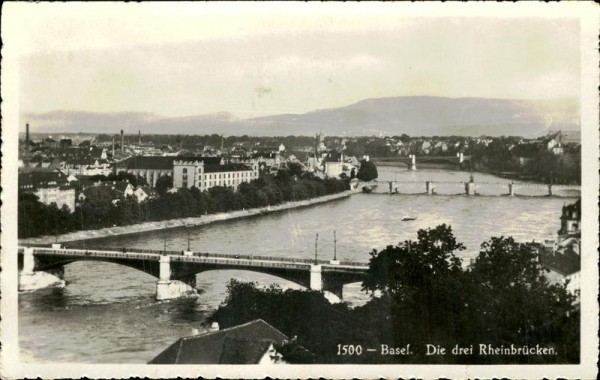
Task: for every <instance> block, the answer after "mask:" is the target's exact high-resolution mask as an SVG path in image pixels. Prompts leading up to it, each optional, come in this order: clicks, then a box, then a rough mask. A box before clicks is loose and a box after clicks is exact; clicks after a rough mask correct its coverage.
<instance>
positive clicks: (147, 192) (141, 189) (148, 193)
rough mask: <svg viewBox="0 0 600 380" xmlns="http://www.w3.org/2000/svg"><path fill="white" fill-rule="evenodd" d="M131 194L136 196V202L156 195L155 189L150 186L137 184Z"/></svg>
mask: <svg viewBox="0 0 600 380" xmlns="http://www.w3.org/2000/svg"><path fill="white" fill-rule="evenodd" d="M133 195H135V197H136V198H137V200H138V202H140V203H141V202H144V201H146V200H150V199H153V198H155V197H156V196H157V193H156V190H155V189H153V188H152V187H150V186H138V188H137V189H135V190H134V192H133Z"/></svg>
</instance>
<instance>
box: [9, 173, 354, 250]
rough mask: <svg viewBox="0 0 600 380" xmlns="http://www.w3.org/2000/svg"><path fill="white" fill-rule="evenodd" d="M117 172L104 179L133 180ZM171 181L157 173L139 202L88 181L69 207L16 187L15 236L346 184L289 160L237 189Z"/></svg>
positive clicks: (273, 200)
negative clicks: (150, 192)
mask: <svg viewBox="0 0 600 380" xmlns="http://www.w3.org/2000/svg"><path fill="white" fill-rule="evenodd" d="M125 176H127V175H125ZM129 176H130V175H129ZM121 177H123V175H122V176H121ZM121 177H119V175H117V176H114V177H108V179H113V178H114V179H117V180H118V179H128V180H130V181H131V180H133V179H132V178H129V177H127V178H121ZM138 180H139V181H142V179H138ZM140 183H141V182H137V184H138V185H139V184H140ZM172 183H173V182H172V178H171V177H168V176H164V177H161V178H160V179H159V181H158V182H157V184H156V190H157V193H158V196H157V197H155V198H152V199H148V200H146V201H144V202H141V203H138V201H137V199H136V198H135V197H133V196H129V197H124V196H121V197H120V198H119V199H118V201H117V202H114V201H115V198H114V192H113V191H112V190H111V189H110V188H109V187H105V186H99V187H90V188H88V189H87V190H86V193H85V195H86V196H85V200H84V201H83V202H80V203H79V204H78V205H77V206H76V207H75V210H74V212H73V213H71V212H70V210H68V209H67V208H66V207H63V208H62V209H60V210H59V209H58V208H57V207H56V205H54V204H53V205H49V206H48V205H44V204H42V203H41V202H39V201H38V200H37V197H36V196H35V195H34V194H31V193H27V192H20V193H19V216H18V217H19V238H27V237H34V236H39V235H54V234H61V233H66V232H69V231H76V230H83V229H97V228H103V227H111V226H123V225H130V224H135V223H139V222H146V221H159V220H167V219H174V218H184V217H192V216H201V215H206V214H211V213H218V212H227V211H234V210H242V209H247V208H253V207H265V206H268V205H276V204H279V203H282V202H286V201H298V200H305V199H309V198H314V197H319V196H323V195H328V194H334V193H339V192H342V191H344V190H347V189H348V188H349V184H348V181H347V180H342V179H333V178H327V179H320V178H317V177H314V176H312V175H311V174H308V173H302V172H301V170H300V169H299V168H297V167H295V166H294V165H291V167H290V169H286V170H280V171H279V172H278V173H277V174H276V175H268V174H266V175H264V176H262V177H261V178H259V179H257V180H254V181H252V182H250V183H242V184H241V185H240V186H239V188H238V191H235V190H234V189H233V188H231V187H222V186H215V187H212V188H210V189H209V190H208V191H200V190H199V189H197V188H195V187H193V188H191V189H187V188H181V189H178V190H177V191H175V192H170V191H168V190H169V189H170V188H171V187H172Z"/></svg>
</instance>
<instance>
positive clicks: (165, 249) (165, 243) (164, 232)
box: [163, 223, 167, 256]
mask: <svg viewBox="0 0 600 380" xmlns="http://www.w3.org/2000/svg"><path fill="white" fill-rule="evenodd" d="M166 231H167V224H166V223H165V228H164V229H163V255H165V256H166V255H167V232H166Z"/></svg>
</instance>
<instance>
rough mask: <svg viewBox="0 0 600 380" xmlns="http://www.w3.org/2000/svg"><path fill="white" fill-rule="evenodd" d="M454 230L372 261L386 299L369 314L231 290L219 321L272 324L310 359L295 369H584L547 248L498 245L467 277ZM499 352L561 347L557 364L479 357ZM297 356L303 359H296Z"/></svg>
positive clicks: (300, 296)
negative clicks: (357, 349)
mask: <svg viewBox="0 0 600 380" xmlns="http://www.w3.org/2000/svg"><path fill="white" fill-rule="evenodd" d="M463 249H464V247H463V245H462V244H461V243H459V242H457V241H456V239H455V237H454V235H453V233H452V230H451V228H450V227H449V226H446V225H441V226H438V227H436V228H433V229H427V230H420V231H419V232H418V239H417V240H416V241H411V240H407V241H404V242H401V243H399V244H398V245H396V246H389V247H387V248H386V249H384V250H382V251H380V252H377V251H373V252H372V254H371V255H372V257H371V260H370V263H369V269H368V272H367V276H366V278H365V280H364V282H363V290H365V291H367V292H371V293H372V294H378V296H373V297H372V298H371V300H370V301H369V302H368V303H367V304H365V305H364V306H361V307H357V308H354V309H349V308H348V307H347V306H346V305H344V304H336V305H331V304H329V303H328V302H327V301H326V300H325V298H324V297H323V296H322V295H320V294H319V293H316V292H301V291H294V290H287V291H282V290H281V289H278V288H276V287H271V288H269V289H267V290H264V289H258V288H257V287H256V286H255V285H253V284H244V283H239V282H232V283H231V284H230V287H229V293H228V297H227V299H226V301H225V303H224V304H223V305H221V306H220V307H219V309H218V310H217V311H216V312H215V314H214V315H213V316H212V319H213V320H216V321H218V322H219V324H220V325H221V326H223V327H228V326H232V325H235V324H240V323H244V322H247V321H249V320H252V319H255V318H263V319H264V320H266V321H267V322H269V323H271V324H272V325H273V326H275V327H276V328H278V329H280V330H281V331H282V332H284V333H286V334H287V335H288V336H290V337H291V336H297V337H298V339H297V343H298V345H300V346H301V347H304V348H306V349H307V350H308V351H309V352H310V353H312V354H313V355H307V354H306V353H305V352H304V351H302V350H298V349H295V350H289V351H290V352H291V354H290V355H291V356H290V357H288V358H287V360H289V361H291V362H297V363H303V362H320V363H350V362H351V363H448V364H452V363H477V364H498V363H532V364H533V363H577V362H578V361H579V323H580V315H579V311H578V308H577V306H574V300H575V297H574V296H573V295H571V294H570V293H569V292H568V291H567V290H566V286H565V285H558V284H550V283H549V282H548V280H547V279H546V277H545V276H544V274H543V271H544V269H543V268H542V267H541V266H540V264H539V262H538V260H537V257H538V250H539V249H541V247H540V246H539V245H538V244H535V243H518V242H515V241H514V240H513V239H512V238H505V237H500V238H491V239H490V240H489V241H487V242H484V243H483V244H482V246H481V251H480V253H479V256H478V257H477V258H476V260H475V261H474V262H473V264H472V265H471V266H470V267H469V268H468V269H463V268H462V266H461V262H460V260H459V259H458V257H457V256H456V253H458V252H460V251H461V250H463ZM338 344H353V345H358V344H360V345H362V347H363V349H364V348H365V347H370V348H377V349H378V351H377V353H372V354H369V353H367V352H364V351H363V354H362V355H360V356H356V355H354V356H350V357H348V356H339V355H337V352H338V350H337V345H338ZM382 344H386V345H388V346H389V347H405V346H406V345H407V344H410V345H411V351H412V354H411V355H408V356H385V355H383V356H382V355H381V354H380V350H379V347H380V346H381V345H382ZM426 344H434V345H440V346H442V347H445V348H446V349H447V350H448V352H450V350H451V349H452V348H453V347H454V346H455V345H456V344H458V345H460V346H461V347H467V348H468V347H470V346H471V345H473V347H474V349H473V352H472V354H465V355H451V354H447V355H444V356H441V355H427V354H426ZM480 344H491V345H493V346H494V347H500V346H501V345H504V346H505V347H510V345H511V344H514V345H515V347H521V346H523V345H527V346H529V347H534V346H535V345H536V344H539V345H540V346H542V347H553V348H554V350H555V353H556V354H555V355H545V356H544V355H541V356H540V355H514V356H503V355H480V354H479V352H478V348H479V345H480ZM296 353H301V354H300V355H298V356H296Z"/></svg>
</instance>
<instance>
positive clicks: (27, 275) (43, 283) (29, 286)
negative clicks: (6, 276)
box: [19, 247, 65, 291]
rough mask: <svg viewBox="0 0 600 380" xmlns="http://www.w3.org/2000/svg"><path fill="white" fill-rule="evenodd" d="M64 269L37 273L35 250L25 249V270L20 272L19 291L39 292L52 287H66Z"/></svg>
mask: <svg viewBox="0 0 600 380" xmlns="http://www.w3.org/2000/svg"><path fill="white" fill-rule="evenodd" d="M63 276H64V269H63V268H62V267H60V268H57V269H55V270H53V271H52V273H48V272H42V271H35V257H34V255H33V248H30V247H25V248H24V249H23V269H22V270H21V272H19V291H28V290H37V289H42V288H47V287H50V286H59V287H60V286H65V281H64V280H63Z"/></svg>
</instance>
